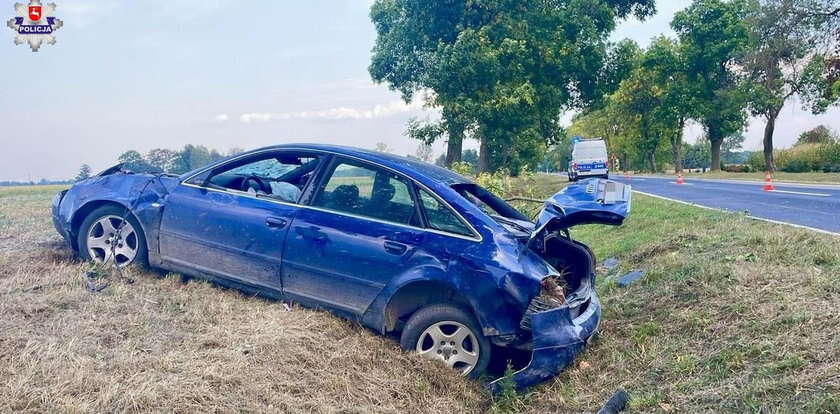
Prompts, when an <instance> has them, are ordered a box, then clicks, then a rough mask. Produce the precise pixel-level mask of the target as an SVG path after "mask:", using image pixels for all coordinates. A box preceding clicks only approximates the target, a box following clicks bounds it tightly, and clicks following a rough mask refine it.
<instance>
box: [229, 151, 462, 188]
mask: <svg viewBox="0 0 840 414" xmlns="http://www.w3.org/2000/svg"><path fill="white" fill-rule="evenodd" d="M271 149H278V150H280V149H300V150H315V151H325V152H331V153H334V154H338V155H345V156H348V157H351V158H358V159H361V160H363V161H368V162H372V163H375V164H379V165H382V166H385V167H387V168H390V169H392V170H395V171H397V172H399V173H402V174H405V175H407V176H409V177H412V178H414V179H416V180H419V181H421V182H423V184H426V185H429V184H432V182H434V183H443V184H446V185H453V184H465V183H471V182H472V181H470V180H469V179H467V178H466V177H464V176H462V175H460V174H457V173H455V172H452V171H450V170H447V169H446V168H442V167H438V166H437V165H433V164H429V163H426V162H423V161H421V160H418V159H413V158H409V157H403V156H399V155H394V154H389V153H386V152H378V151H372V150H367V149H362V148H355V147H347V146H343V145H332V144H282V145H273V146H269V147H264V148H259V149H255V150H253V151H248V152H247V153H246V154H248V153H252V152H260V151H265V150H271ZM240 155H242V154H240Z"/></svg>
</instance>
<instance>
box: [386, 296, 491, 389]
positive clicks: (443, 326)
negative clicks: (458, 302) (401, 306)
mask: <svg viewBox="0 0 840 414" xmlns="http://www.w3.org/2000/svg"><path fill="white" fill-rule="evenodd" d="M464 329H466V330H467V331H462V330H464ZM443 339H445V340H443ZM450 339H454V340H456V341H457V340H458V339H461V340H460V343H456V341H450ZM400 347H402V349H403V350H405V351H409V352H417V353H419V354H420V355H421V356H422V357H424V358H427V359H432V360H439V361H441V362H443V363H445V364H446V365H448V366H450V367H452V368H453V369H456V370H458V371H461V373H462V374H463V375H465V376H467V377H468V378H473V379H475V378H478V377H479V376H480V375H481V374H483V373H484V371H485V370H486V369H487V364H488V363H489V362H490V352H491V345H490V341H489V340H488V339H487V338H486V337H485V336H484V335H483V334H482V332H481V327H480V325H479V324H478V321H476V319H475V317H474V316H473V315H472V313H470V312H469V311H466V310H465V309H463V308H461V307H457V306H452V305H446V304H435V305H428V306H425V307H423V308H421V309H420V310H418V311H417V312H415V313H414V314H413V315H411V318H409V319H408V322H407V323H406V324H405V327H404V328H403V331H402V335H401V337H400Z"/></svg>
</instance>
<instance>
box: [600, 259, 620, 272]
mask: <svg viewBox="0 0 840 414" xmlns="http://www.w3.org/2000/svg"><path fill="white" fill-rule="evenodd" d="M616 266H618V259H616V258H615V257H608V258H606V259H604V261H603V262H601V267H603V268H604V269H606V270H608V271H609V270H613V269H615V268H616Z"/></svg>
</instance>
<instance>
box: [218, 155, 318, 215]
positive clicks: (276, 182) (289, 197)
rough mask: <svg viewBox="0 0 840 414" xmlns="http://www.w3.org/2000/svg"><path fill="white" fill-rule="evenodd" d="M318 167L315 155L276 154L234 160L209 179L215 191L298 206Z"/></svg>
mask: <svg viewBox="0 0 840 414" xmlns="http://www.w3.org/2000/svg"><path fill="white" fill-rule="evenodd" d="M317 165H318V159H317V157H315V156H309V155H303V154H290V153H273V154H266V155H261V156H258V157H255V158H249V159H245V160H242V161H232V162H230V163H229V164H226V165H224V166H222V167H220V168H217V169H216V170H215V171H214V172H213V174H212V175H211V176H210V177H209V179H208V181H209V184H210V185H211V186H213V187H216V188H223V189H226V190H233V191H235V192H245V193H248V194H251V195H254V196H264V197H266V198H269V199H274V200H277V201H283V202H286V203H297V202H298V201H299V199H300V196H301V192H302V191H303V189H304V187H305V186H306V184H307V183H308V182H309V180H310V179H311V178H312V176H313V174H314V171H315V169H316V167H317Z"/></svg>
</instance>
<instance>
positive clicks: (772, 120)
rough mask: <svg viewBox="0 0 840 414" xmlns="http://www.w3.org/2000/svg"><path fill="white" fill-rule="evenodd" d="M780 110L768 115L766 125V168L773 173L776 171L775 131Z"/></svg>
mask: <svg viewBox="0 0 840 414" xmlns="http://www.w3.org/2000/svg"><path fill="white" fill-rule="evenodd" d="M778 116H779V112H778V111H773V112H772V113H770V114H768V115H767V125H765V126H764V170H765V171H767V172H769V173H772V172H775V171H776V162H775V161H774V160H773V133H774V132H775V131H776V118H777V117H778Z"/></svg>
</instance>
